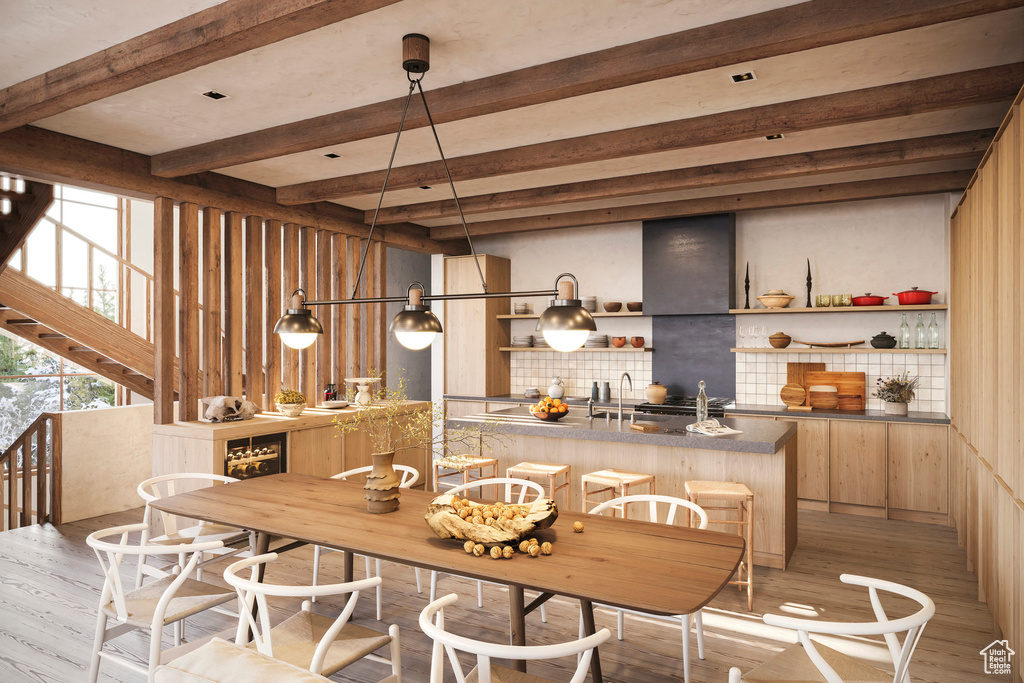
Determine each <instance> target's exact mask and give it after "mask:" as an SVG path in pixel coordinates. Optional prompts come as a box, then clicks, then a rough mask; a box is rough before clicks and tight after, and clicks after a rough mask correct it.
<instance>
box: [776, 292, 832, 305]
mask: <svg viewBox="0 0 1024 683" xmlns="http://www.w3.org/2000/svg"><path fill="white" fill-rule="evenodd" d="M795 298H796V297H795V296H793V295H791V294H785V293H783V294H775V293H774V292H768V293H767V294H764V295H762V296H759V297H757V300H758V301H760V302H761V303H762V304H764V307H765V308H785V307H786V306H788V305H789V302H790V301H792V300H793V299H795ZM832 305H833V306H836V305H838V304H836V303H834V302H833V304H832Z"/></svg>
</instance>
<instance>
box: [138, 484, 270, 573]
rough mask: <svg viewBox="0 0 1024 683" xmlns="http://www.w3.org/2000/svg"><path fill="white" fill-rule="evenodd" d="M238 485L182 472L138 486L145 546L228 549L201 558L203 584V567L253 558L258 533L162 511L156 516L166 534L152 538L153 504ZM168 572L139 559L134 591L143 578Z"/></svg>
mask: <svg viewBox="0 0 1024 683" xmlns="http://www.w3.org/2000/svg"><path fill="white" fill-rule="evenodd" d="M237 481H238V479H235V478H234V477H226V476H224V475H221V474H205V473H201V472H182V473H177V474H164V475H161V476H159V477H152V478H151V479H147V480H146V481H144V482H142V483H141V484H139V486H138V489H137V491H138V494H139V496H141V497H142V499H143V500H144V501H146V511H145V513H143V517H142V521H143V523H145V524H146V529H145V530H144V531H143V532H142V540H141V543H142V545H157V546H159V545H177V544H179V543H201V542H205V541H221V543H222V544H223V545H224V546H225V547H222V548H218V549H216V550H214V551H211V552H210V554H211V555H213V556H214V557H210V558H204V557H203V555H200V556H199V564H198V567H197V569H196V578H197V579H200V580H202V578H203V567H205V566H206V565H208V564H210V563H211V562H217V561H219V560H221V559H224V558H225V557H231V556H232V555H239V554H242V553H248V554H249V555H250V556H251V555H252V553H253V550H254V549H255V547H256V534H255V532H248V531H244V530H243V529H238V528H236V527H231V526H224V525H223V524H213V523H211V522H204V521H201V520H194V519H188V518H186V517H179V516H177V515H172V514H168V513H166V512H163V511H161V510H157V512H159V513H160V521H161V523H162V524H163V530H164V533H163V534H161V535H159V536H153V537H151V535H150V529H151V527H152V523H153V511H154V509H155V508H153V507H152V505H151V504H152V503H153V502H154V501H157V500H159V499H161V498H166V497H168V496H173V495H175V494H176V493H186V492H188V491H194V490H195V489H197V488H203V487H206V486H214V485H221V484H230V483H233V482H237ZM246 539H248V541H249V547H248V548H244V547H243V548H231V547H227V546H230V545H232V544H235V543H237V542H239V541H244V540H246ZM152 554H155V555H168V554H171V553H167V552H159V553H152ZM167 566H173V564H169V565H167ZM166 569H167V567H166V566H165V567H154V566H152V565H150V564H147V555H139V568H138V574H137V575H136V577H135V587H136V588H139V587H141V586H142V581H143V577H144V576H156V577H161V576H163V575H164V574H165V573H166Z"/></svg>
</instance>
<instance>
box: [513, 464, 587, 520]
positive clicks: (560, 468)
mask: <svg viewBox="0 0 1024 683" xmlns="http://www.w3.org/2000/svg"><path fill="white" fill-rule="evenodd" d="M570 471H571V468H570V467H569V465H560V464H557V463H549V462H521V463H519V464H518V465H515V466H513V467H509V468H508V469H507V470H505V476H506V477H518V478H519V479H531V477H532V478H541V477H547V478H548V497H549V498H551V499H552V500H554V499H555V494H556V493H558V492H559V491H562V490H564V491H565V509H566V510H568V509H569V505H570V500H571V498H572V489H571V488H570V485H569V482H571V481H572V475H571V474H570ZM563 474H564V475H565V481H564V482H562V483H561V484H559V483H558V482H557V479H558V477H559V476H560V475H563ZM531 481H532V479H531Z"/></svg>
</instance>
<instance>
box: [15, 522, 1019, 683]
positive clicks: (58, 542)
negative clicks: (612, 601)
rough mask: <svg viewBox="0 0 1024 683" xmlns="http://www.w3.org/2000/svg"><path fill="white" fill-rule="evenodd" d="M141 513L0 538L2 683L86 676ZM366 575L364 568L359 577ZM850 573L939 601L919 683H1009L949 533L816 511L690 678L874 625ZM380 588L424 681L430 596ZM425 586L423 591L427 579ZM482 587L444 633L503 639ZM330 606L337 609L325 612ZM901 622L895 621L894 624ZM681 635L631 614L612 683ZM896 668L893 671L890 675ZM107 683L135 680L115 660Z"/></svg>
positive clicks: (552, 628) (470, 591)
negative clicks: (105, 599)
mask: <svg viewBox="0 0 1024 683" xmlns="http://www.w3.org/2000/svg"><path fill="white" fill-rule="evenodd" d="M141 516H142V513H141V510H136V511H131V512H127V513H120V514H116V515H107V516H104V517H99V518H95V519H90V520H85V521H82V522H78V523H74V524H65V525H63V526H61V527H58V528H54V527H33V528H29V529H22V530H17V531H10V532H4V533H0V681H3V683H20V682H21V681H37V682H46V683H51V682H57V683H64V682H69V683H70V682H72V681H81V680H84V679H85V676H86V664H87V661H88V657H89V649H90V644H91V641H92V633H93V626H94V621H95V615H96V602H97V600H98V599H99V589H100V586H101V581H100V574H99V566H98V563H97V562H96V559H95V556H94V555H93V554H92V551H91V550H90V549H89V548H88V547H87V546H86V544H85V541H84V539H85V536H86V535H87V534H88V533H90V532H91V531H93V530H95V529H99V528H104V527H108V526H114V525H116V524H125V523H130V522H135V521H139V520H140V519H141ZM556 550H557V549H556ZM311 559H312V550H311V549H310V548H303V549H300V550H297V551H294V552H291V553H288V554H287V555H286V556H283V557H282V559H281V560H279V561H278V563H277V564H276V566H273V567H272V569H271V570H270V571H268V575H267V578H268V580H271V581H275V582H306V583H308V582H309V580H310V569H309V568H310V562H311ZM481 561H485V560H481ZM361 566H362V565H361V563H358V562H357V576H359V575H360V574H361V571H360V570H359V567H361ZM323 567H324V569H323V573H322V574H321V576H322V577H323V579H322V581H331V580H338V572H340V569H341V555H340V554H338V553H331V554H329V555H326V556H325V559H324V565H323ZM844 572H848V573H858V574H866V575H868V576H873V577H878V578H883V579H889V580H892V581H897V582H901V583H906V584H909V585H911V586H914V587H916V588H919V589H920V590H922V591H924V592H925V593H927V594H928V595H929V596H931V598H932V599H933V600H934V601H935V603H936V606H937V613H936V615H935V618H934V619H932V621H931V623H930V624H929V625H928V628H927V629H926V630H925V633H924V637H923V639H922V640H921V643H920V645H919V646H918V649H917V654H916V656H915V659H914V663H913V665H912V666H911V670H910V672H911V676H912V677H913V680H914V681H915V682H926V681H930V682H934V683H950V682H952V681H957V682H960V681H979V682H981V681H985V682H986V683H992V682H993V681H998V680H1009V677H1005V678H1000V677H997V676H986V675H984V673H983V670H982V662H981V658H980V656H979V654H978V651H979V650H980V649H981V648H982V647H984V646H985V645H987V644H988V643H989V642H991V641H992V639H993V635H992V620H991V617H990V615H989V612H988V609H987V608H986V606H985V605H984V604H983V603H980V602H978V601H977V588H976V583H975V578H974V576H973V575H972V574H969V573H968V572H967V571H966V568H965V557H964V553H963V551H962V549H960V548H958V547H957V544H956V534H955V532H954V531H953V530H951V529H946V528H942V527H936V526H928V525H920V524H913V523H909V522H897V521H884V520H876V519H868V518H858V517H849V516H844V515H827V514H824V513H817V512H809V511H801V513H800V544H799V546H798V547H797V550H796V553H795V554H794V556H793V561H792V563H791V565H790V568H789V569H788V570H787V571H779V570H768V569H759V571H758V572H757V573H756V574H755V582H756V589H755V603H754V606H755V612H754V613H748V612H747V611H746V609H745V606H746V600H745V598H744V597H742V596H741V594H740V593H739V592H738V591H737V590H736V589H735V588H732V589H727V590H726V591H725V592H723V594H722V595H720V596H719V597H718V598H716V599H715V600H714V601H713V602H712V603H711V605H710V607H709V608H707V609H706V610H705V617H704V625H705V626H704V628H705V641H706V647H707V653H706V655H707V659H706V660H705V661H700V660H698V659H697V658H696V652H695V650H694V658H693V680H694V681H695V682H704V681H725V680H726V678H727V674H728V669H729V667H730V666H731V665H737V666H740V667H742V668H743V669H744V670H745V669H747V668H749V667H751V666H753V665H754V664H756V663H758V662H760V661H763V660H765V659H767V658H768V657H770V656H771V654H772V653H773V652H775V651H777V650H780V649H782V648H783V647H785V646H786V645H787V644H788V643H789V642H792V640H791V638H792V636H791V635H790V634H789V633H785V632H775V631H773V630H771V629H768V628H767V627H765V626H764V624H763V623H762V622H761V620H760V616H761V614H763V613H764V612H788V613H790V614H800V615H807V614H817V615H819V616H821V617H822V618H825V619H833V620H835V619H865V618H869V617H870V607H869V606H868V603H867V598H866V593H864V592H862V590H861V589H854V588H850V587H847V586H845V585H844V584H841V583H839V575H840V574H841V573H844ZM218 574H219V573H218V572H216V571H214V572H210V573H208V574H207V576H206V578H207V580H219V576H218ZM384 581H385V583H384V585H385V592H384V599H385V605H384V619H385V621H389V622H394V623H397V624H399V625H400V627H401V629H402V631H401V634H402V649H403V660H404V670H405V680H406V681H409V682H410V683H416V682H420V681H426V680H427V673H426V672H427V664H428V660H429V655H430V643H429V642H428V640H427V639H426V638H425V636H424V635H423V634H422V633H421V632H420V630H419V628H418V627H417V625H416V622H417V618H418V614H419V610H420V609H421V608H422V607H423V605H424V604H425V603H426V595H425V594H424V595H418V594H417V593H416V585H415V582H414V581H413V572H412V569H410V568H408V567H402V566H399V565H392V564H385V566H384ZM423 581H424V588H426V587H427V586H428V584H429V574H427V573H426V572H424V573H423ZM637 581H643V567H637ZM475 590H476V588H475V584H474V583H470V582H468V581H465V580H462V579H457V578H453V577H445V576H442V579H441V582H440V585H439V592H440V593H441V594H445V593H448V592H452V591H455V592H457V593H459V595H460V596H461V598H460V603H459V605H458V608H457V609H456V610H454V611H453V612H452V613H451V615H450V617H449V621H448V623H449V626H450V627H453V626H454V629H455V630H457V631H460V632H462V633H464V634H466V635H472V636H474V637H487V638H491V639H493V640H494V641H495V642H502V641H503V640H504V642H507V637H508V635H507V634H508V631H507V628H508V626H507V625H508V616H507V605H508V603H507V597H506V596H507V593H506V592H505V591H504V590H503V589H502V588H501V587H499V586H493V585H485V587H484V591H485V604H484V608H483V609H482V610H481V609H477V608H476V600H475ZM527 595H528V596H529V593H527ZM330 606H331V604H330V603H328V604H327V605H325V608H326V609H329V608H330ZM285 607H292V608H294V604H293V603H292V604H289V605H286V604H284V603H283V602H282V603H281V604H280V605H279V608H280V609H281V613H282V614H283V613H284V612H283V610H284V608H285ZM887 607H888V606H887ZM547 612H548V623H547V624H543V623H541V621H540V614H539V612H534V613H533V614H531V615H530V616H529V617H528V622H527V623H528V625H527V637H528V640H529V642H531V643H536V644H540V643H549V642H557V641H559V640H566V639H569V638H570V637H574V636H575V634H576V631H577V611H576V604H575V603H573V602H572V601H569V600H564V599H558V598H555V599H553V600H552V601H550V602H549V603H548V609H547ZM896 613H897V612H896V610H891V611H890V615H893V614H896ZM355 620H356V623H360V624H362V625H364V626H367V627H369V628H375V629H378V630H381V631H384V630H386V629H385V627H384V626H383V625H382V624H380V623H379V622H377V621H376V620H375V619H374V611H373V600H372V597H370V596H367V598H366V599H361V601H360V605H359V607H358V608H357V611H356V617H355ZM598 621H599V625H606V626H608V627H610V628H612V629H613V631H614V625H615V617H614V614H612V613H599V615H598ZM229 626H231V623H230V621H229V620H228V618H227V617H224V616H220V615H215V614H213V615H200V616H197V617H194V618H192V619H190V620H189V621H188V626H187V630H186V636H187V637H189V638H195V637H199V636H201V635H204V634H207V633H212V632H217V631H221V630H223V629H225V628H227V627H229ZM168 631H169V629H168ZM679 638H680V635H679V629H678V627H675V628H673V627H672V626H671V625H668V624H665V623H663V622H656V621H648V620H644V619H639V618H633V617H627V618H626V639H625V640H624V641H622V642H619V641H617V640H615V639H614V638H613V639H612V640H611V641H610V642H609V643H608V644H607V645H605V646H602V648H601V661H602V664H603V667H604V673H605V680H607V681H615V682H637V683H641V682H642V683H657V682H661V681H681V680H682V664H681V661H680V648H681V645H680V640H679ZM826 642H828V643H829V644H830V645H832V646H833V647H838V648H839V649H842V650H844V651H847V652H849V653H851V654H858V655H859V656H863V657H864V658H865V659H875V660H877V661H879V662H881V661H882V658H883V657H884V656H885V655H884V653H883V651H882V647H881V645H880V644H879V642H873V641H865V640H864V639H848V640H840V641H826ZM113 644H114V645H116V646H117V649H118V650H119V651H120V652H121V653H128V654H130V655H134V656H136V657H137V658H138V659H139V661H141V655H142V653H143V652H145V648H146V639H145V638H144V637H143V636H142V635H141V634H140V633H139V632H135V633H132V634H128V635H126V636H122V637H121V638H120V639H118V640H117V641H114V643H113ZM168 644H169V639H168ZM108 647H110V645H108ZM694 648H696V645H695V644H694ZM574 664H575V662H574V661H573V662H568V661H560V662H556V663H554V664H547V663H539V664H535V665H534V664H531V668H530V671H531V672H533V673H536V674H538V675H545V676H549V677H551V678H552V679H554V680H557V681H564V680H568V676H566V675H565V671H566V670H567V669H568V668H569V667H570V666H572V665H574ZM888 668H889V669H890V670H891V666H890V667H888ZM467 670H468V669H467ZM385 673H386V672H385V669H384V667H383V665H380V664H373V663H370V662H365V663H358V664H356V665H353V666H352V667H349V668H348V669H346V670H344V671H342V672H339V674H337V675H336V676H335V677H334V680H339V681H375V680H379V679H380V678H382V677H383V676H384V675H385ZM100 680H102V681H137V680H139V678H138V677H137V676H136V675H135V674H132V673H130V672H128V671H127V670H123V669H120V668H119V667H116V665H113V664H111V663H109V662H106V663H104V664H103V666H102V668H101V675H100ZM445 680H446V681H448V680H454V676H452V675H451V673H450V672H448V674H447V676H446V679H445Z"/></svg>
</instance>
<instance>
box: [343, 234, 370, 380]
mask: <svg viewBox="0 0 1024 683" xmlns="http://www.w3.org/2000/svg"><path fill="white" fill-rule="evenodd" d="M346 242H347V249H346V251H347V257H348V271H349V272H348V282H347V283H346V286H345V289H346V290H347V291H348V294H347V295H346V297H345V298H346V299H347V298H349V297H351V296H352V292H353V291H354V290H353V289H352V288H353V287H354V286H355V283H356V275H357V274H358V272H359V256H360V249H361V248H362V240H360V239H359V238H358V237H349V238H348V239H347V240H346ZM359 287H360V289H359V291H358V292H356V294H355V296H356V297H357V298H359V297H362V296H363V292H365V291H366V289H365V287H366V280H363V281H361V282H360V283H359ZM361 308H362V306H356V305H349V306H345V313H346V322H345V325H346V327H347V328H348V337H347V338H346V343H345V354H346V356H347V357H348V358H347V363H348V369H347V370H346V377H363V376H364V370H365V368H364V367H363V365H362V358H363V354H362V351H361V350H360V349H362V341H363V329H362V319H363V316H362V311H361V310H359V309H361Z"/></svg>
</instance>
